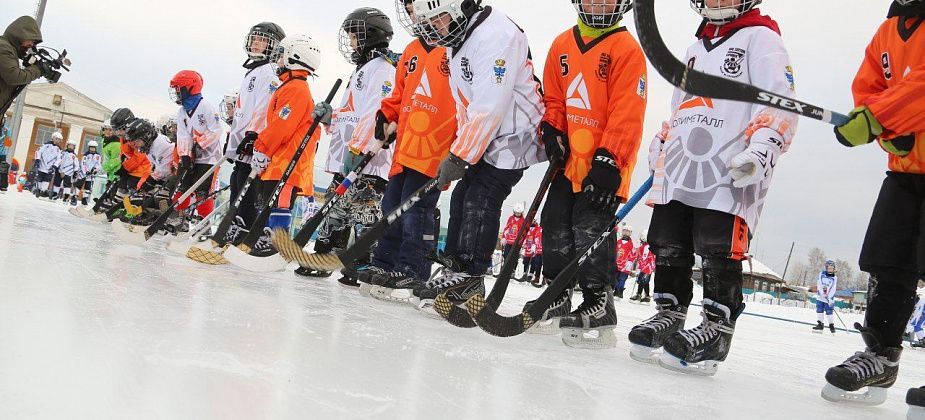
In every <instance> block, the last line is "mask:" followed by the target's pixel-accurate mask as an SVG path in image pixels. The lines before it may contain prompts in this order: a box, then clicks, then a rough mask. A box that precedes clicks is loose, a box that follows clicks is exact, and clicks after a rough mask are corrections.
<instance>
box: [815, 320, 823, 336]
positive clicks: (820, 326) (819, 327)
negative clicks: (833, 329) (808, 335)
mask: <svg viewBox="0 0 925 420" xmlns="http://www.w3.org/2000/svg"><path fill="white" fill-rule="evenodd" d="M824 329H825V325H823V324H822V321H816V326H815V327H813V332H815V333H821V332H822V330H824Z"/></svg>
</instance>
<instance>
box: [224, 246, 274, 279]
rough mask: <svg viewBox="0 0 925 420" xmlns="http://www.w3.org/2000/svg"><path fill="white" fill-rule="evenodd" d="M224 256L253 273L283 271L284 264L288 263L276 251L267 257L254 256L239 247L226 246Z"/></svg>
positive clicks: (235, 264) (233, 263) (230, 261)
mask: <svg viewBox="0 0 925 420" xmlns="http://www.w3.org/2000/svg"><path fill="white" fill-rule="evenodd" d="M224 257H225V259H226V260H228V262H229V263H231V264H232V265H234V266H235V267H238V268H241V269H244V270H247V271H251V272H255V273H271V272H274V271H283V270H285V269H286V265H287V264H289V262H288V261H286V260H285V259H284V258H283V256H282V255H279V253H278V252H277V253H275V254H273V255H270V256H269V257H255V256H253V255H250V254H247V253H245V252H244V251H243V250H241V248H240V247H228V249H226V250H225V254H224Z"/></svg>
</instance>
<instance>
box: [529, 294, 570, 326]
mask: <svg viewBox="0 0 925 420" xmlns="http://www.w3.org/2000/svg"><path fill="white" fill-rule="evenodd" d="M533 302H535V301H534V300H531V301H529V302H527V303H526V304H525V305H524V312H526V311H527V310H528V309H530V307H531V306H533ZM571 311H572V289H568V290H566V291H564V292H563V293H562V294H561V295H559V297H558V298H557V299H556V300H555V301H554V302H553V303H552V305H550V306H549V309H546V312H543V317H542V318H540V320H539V321H537V322H536V323H535V324H533V326H532V327H530V329H528V330H527V332H528V333H530V334H540V335H556V334H559V333H560V332H561V330H560V329H559V322H560V321H561V319H562V317H564V316H568V314H569V313H570V312H571Z"/></svg>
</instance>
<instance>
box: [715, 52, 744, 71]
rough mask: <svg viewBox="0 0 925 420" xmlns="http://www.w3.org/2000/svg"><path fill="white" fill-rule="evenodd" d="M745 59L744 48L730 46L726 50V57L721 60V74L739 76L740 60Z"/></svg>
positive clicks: (740, 69)
mask: <svg viewBox="0 0 925 420" xmlns="http://www.w3.org/2000/svg"><path fill="white" fill-rule="evenodd" d="M743 61H745V50H743V49H741V48H730V49H729V51H726V59H725V60H723V68H722V69H721V70H722V72H723V74H724V75H726V76H727V77H739V76H741V75H742V62H743Z"/></svg>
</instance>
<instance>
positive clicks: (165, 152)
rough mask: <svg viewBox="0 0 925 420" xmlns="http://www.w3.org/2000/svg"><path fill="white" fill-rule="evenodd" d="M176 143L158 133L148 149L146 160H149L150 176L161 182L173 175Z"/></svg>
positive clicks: (175, 162)
mask: <svg viewBox="0 0 925 420" xmlns="http://www.w3.org/2000/svg"><path fill="white" fill-rule="evenodd" d="M176 150H177V149H176V144H175V143H174V142H172V141H170V139H169V138H168V137H167V136H165V135H163V134H160V133H159V134H158V135H157V138H155V139H154V143H153V144H152V145H151V150H150V151H148V160H149V161H151V166H152V170H151V178H152V179H154V180H155V181H156V182H158V183H163V182H164V181H166V180H167V179H168V178H170V177H171V176H173V174H174V172H175V171H176V167H177V161H176V159H177V152H176Z"/></svg>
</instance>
